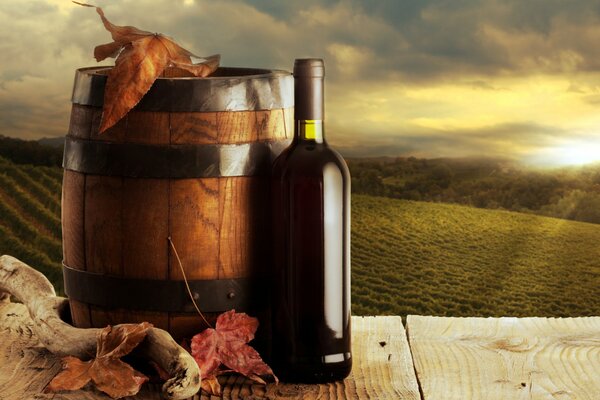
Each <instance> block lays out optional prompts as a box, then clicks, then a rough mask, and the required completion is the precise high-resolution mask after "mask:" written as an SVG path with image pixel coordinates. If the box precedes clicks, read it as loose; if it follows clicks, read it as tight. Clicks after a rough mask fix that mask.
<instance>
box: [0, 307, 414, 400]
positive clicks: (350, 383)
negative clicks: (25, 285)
mask: <svg viewBox="0 0 600 400" xmlns="http://www.w3.org/2000/svg"><path fill="white" fill-rule="evenodd" d="M108 318H109V317H107V319H106V320H105V321H102V322H103V323H104V322H105V323H109V319H108ZM31 325H32V321H31V319H30V318H29V315H28V313H27V310H26V308H25V307H24V306H23V305H22V304H9V303H0V327H2V328H3V329H1V330H0V361H1V362H0V399H33V398H35V399H48V400H49V399H53V400H75V399H81V400H101V399H106V398H107V396H106V395H104V394H102V393H100V392H98V391H97V390H96V389H93V388H91V387H90V386H87V387H85V388H84V389H83V390H78V391H75V392H59V393H43V389H44V387H45V386H46V385H47V384H48V382H50V380H51V379H52V377H53V376H54V375H55V374H56V373H58V372H59V371H60V369H61V363H60V359H59V358H58V357H56V356H54V355H53V354H51V353H48V352H47V351H46V350H44V349H43V348H41V347H40V346H39V344H38V340H37V339H36V337H35V336H34V334H33V333H32V330H31ZM352 334H353V358H354V369H353V372H352V374H351V375H350V376H349V377H348V378H347V379H345V380H344V381H343V382H336V383H331V384H323V385H302V384H282V383H280V384H279V385H274V384H270V385H268V386H266V387H265V386H261V385H258V384H254V383H252V382H250V381H248V380H246V379H244V378H242V377H239V376H222V377H220V379H219V381H220V382H221V384H222V388H223V396H222V397H221V398H222V399H226V400H241V399H254V400H259V399H270V400H279V399H286V400H291V399H298V400H300V399H302V400H317V399H322V400H334V399H336V400H337V399H340V400H341V399H346V400H350V399H378V400H396V399H401V400H417V399H419V392H418V389H417V383H416V381H415V378H414V372H413V367H412V364H411V357H410V352H409V349H408V346H407V343H406V337H405V335H404V329H403V328H402V323H401V319H400V317H365V318H360V317H354V318H353V319H352ZM382 342H385V345H384V346H382V345H381V344H380V343H382ZM131 398H132V399H146V400H154V399H156V400H158V399H160V398H161V396H160V385H157V384H145V385H144V386H143V387H142V391H141V392H140V393H139V394H138V395H137V396H134V397H131ZM209 399H210V400H212V399H215V397H211V396H208V395H206V394H198V395H196V396H194V397H193V399H192V400H209Z"/></svg>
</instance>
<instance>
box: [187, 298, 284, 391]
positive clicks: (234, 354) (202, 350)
mask: <svg viewBox="0 0 600 400" xmlns="http://www.w3.org/2000/svg"><path fill="white" fill-rule="evenodd" d="M257 328H258V320H257V319H256V318H252V317H249V316H248V315H247V314H245V313H236V312H235V310H231V311H227V312H225V313H223V314H221V315H220V316H219V317H218V318H217V324H216V327H215V329H210V328H209V329H205V330H204V331H203V332H201V333H199V334H197V335H195V336H194V337H193V338H192V356H193V357H194V359H195V360H196V362H197V363H198V366H199V367H200V371H201V372H202V376H203V378H202V379H203V382H204V380H207V379H209V378H214V377H216V375H217V374H218V368H219V366H220V365H221V364H224V365H225V366H226V367H227V368H229V369H231V370H233V371H235V372H238V373H241V374H243V375H245V376H247V377H248V378H250V379H252V380H254V381H256V382H259V383H262V384H264V383H265V381H264V380H263V379H262V378H261V375H262V376H267V375H270V376H272V377H273V378H274V379H275V381H276V382H278V379H277V377H276V376H275V375H274V374H273V371H272V370H271V368H270V367H269V366H268V365H267V364H265V362H264V361H263V360H262V359H261V357H260V355H259V354H258V352H257V351H256V350H254V349H253V348H252V347H250V346H249V345H248V344H247V343H248V342H249V341H250V340H252V339H254V334H255V332H256V329H257ZM215 380H216V378H215ZM217 385H218V382H217ZM205 386H206V388H205ZM215 386H216V385H215V383H214V381H209V382H207V384H206V385H204V384H203V388H205V389H206V390H207V391H209V393H211V394H216V393H215V391H214V390H213V389H214V387H215Z"/></svg>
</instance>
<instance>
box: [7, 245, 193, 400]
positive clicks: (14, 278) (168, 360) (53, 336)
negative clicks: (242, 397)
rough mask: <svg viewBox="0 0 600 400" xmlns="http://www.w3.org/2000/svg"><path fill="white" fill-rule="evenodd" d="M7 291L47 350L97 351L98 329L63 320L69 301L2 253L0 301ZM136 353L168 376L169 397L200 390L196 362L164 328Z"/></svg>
mask: <svg viewBox="0 0 600 400" xmlns="http://www.w3.org/2000/svg"><path fill="white" fill-rule="evenodd" d="M3 292H5V293H3ZM7 293H9V294H12V295H13V296H14V297H16V298H17V299H18V300H19V301H21V302H23V304H24V305H25V306H26V307H27V309H28V310H29V315H30V316H31V319H32V320H33V324H34V331H35V334H36V335H37V337H38V338H39V340H40V341H41V342H42V344H43V345H44V346H45V347H46V348H47V349H48V350H49V351H50V352H52V353H54V354H57V355H60V356H64V355H71V356H75V357H78V358H82V359H89V358H91V357H93V356H94V355H95V354H96V337H97V335H98V334H99V332H100V329H95V328H91V329H80V328H75V327H73V326H71V325H69V324H68V323H66V322H64V321H63V320H62V319H61V315H64V313H65V312H66V311H67V310H68V306H69V302H68V300H67V299H65V298H63V297H58V296H56V292H55V291H54V287H53V286H52V284H51V283H50V282H49V281H48V279H46V277H45V276H44V275H42V274H41V273H40V272H38V271H36V270H35V269H33V268H31V267H30V266H28V265H27V264H25V263H23V262H21V261H19V260H17V259H16V258H14V257H11V256H8V255H4V256H2V257H0V301H8V299H10V296H7ZM138 354H140V355H142V356H144V357H146V358H147V359H148V360H151V361H154V362H155V363H157V364H158V365H159V366H161V367H162V368H163V369H164V370H165V371H167V373H168V374H169V375H170V376H171V379H169V380H167V382H165V384H164V385H163V388H162V389H163V394H164V395H165V397H167V398H168V399H185V398H188V397H191V396H193V395H194V394H196V393H197V392H198V391H199V390H200V370H199V368H198V365H197V364H196V361H195V360H194V359H193V358H192V356H191V355H190V354H189V353H188V352H187V351H185V350H184V349H183V348H182V347H181V346H179V345H178V344H177V343H176V342H175V341H174V340H173V338H172V337H171V335H169V333H167V332H165V331H164V330H162V329H158V328H151V329H150V330H149V331H148V334H147V336H146V339H145V340H144V342H142V344H141V345H140V349H139V353H138Z"/></svg>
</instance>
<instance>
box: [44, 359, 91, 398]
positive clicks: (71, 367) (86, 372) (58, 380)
mask: <svg viewBox="0 0 600 400" xmlns="http://www.w3.org/2000/svg"><path fill="white" fill-rule="evenodd" d="M62 361H63V370H62V371H61V372H59V373H58V375H56V376H55V377H54V378H53V379H52V381H50V383H49V384H48V386H47V387H46V390H49V391H52V392H56V391H59V390H79V389H81V388H82V387H84V386H85V385H86V384H87V383H88V382H89V381H90V380H91V379H92V377H91V375H90V368H91V366H92V361H81V360H80V359H79V358H77V357H70V356H67V357H65V358H63V360H62Z"/></svg>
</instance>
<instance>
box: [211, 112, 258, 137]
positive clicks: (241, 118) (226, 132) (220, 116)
mask: <svg viewBox="0 0 600 400" xmlns="http://www.w3.org/2000/svg"><path fill="white" fill-rule="evenodd" d="M257 128H258V127H257V124H256V111H235V112H225V111H220V112H217V143H221V144H229V143H248V142H256V141H257V140H258V129H257Z"/></svg>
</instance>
